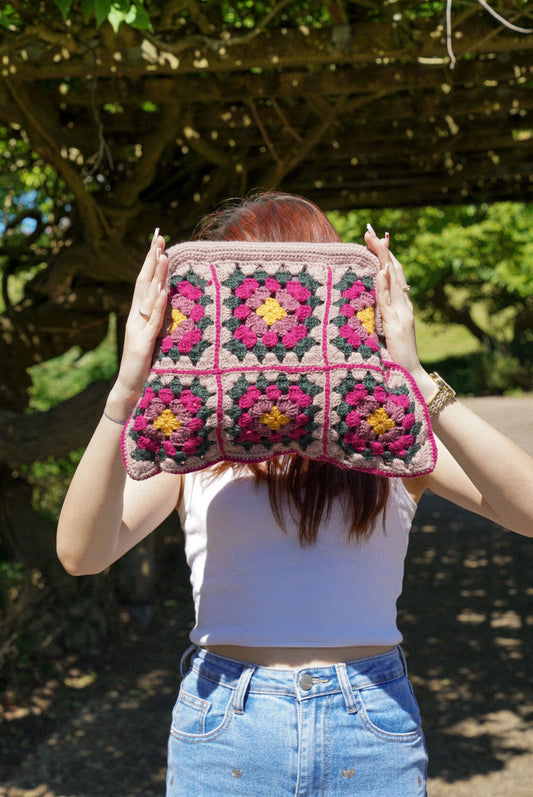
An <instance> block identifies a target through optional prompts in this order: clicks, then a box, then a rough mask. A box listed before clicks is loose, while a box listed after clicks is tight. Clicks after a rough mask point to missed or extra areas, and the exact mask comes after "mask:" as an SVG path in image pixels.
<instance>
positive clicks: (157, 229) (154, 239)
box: [150, 227, 159, 246]
mask: <svg viewBox="0 0 533 797" xmlns="http://www.w3.org/2000/svg"><path fill="white" fill-rule="evenodd" d="M158 236H159V227H156V228H155V232H154V236H153V238H152V243H151V244H150V246H153V245H154V244H155V242H156V241H157V238H158Z"/></svg>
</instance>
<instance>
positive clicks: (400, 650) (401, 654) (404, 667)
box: [396, 645, 408, 675]
mask: <svg viewBox="0 0 533 797" xmlns="http://www.w3.org/2000/svg"><path fill="white" fill-rule="evenodd" d="M396 650H397V651H398V653H399V655H400V661H401V662H402V664H403V674H404V675H407V674H408V673H407V661H406V660H405V655H404V652H403V650H402V646H401V645H396Z"/></svg>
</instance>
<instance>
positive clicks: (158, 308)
mask: <svg viewBox="0 0 533 797" xmlns="http://www.w3.org/2000/svg"><path fill="white" fill-rule="evenodd" d="M163 249H164V239H163V238H162V237H161V236H159V235H158V234H157V233H156V234H155V235H154V240H153V241H152V245H151V247H150V251H149V252H148V255H147V257H146V260H145V262H144V265H143V267H142V269H141V272H140V274H139V277H138V279H137V282H136V285H135V291H134V295H133V301H132V308H131V311H130V315H129V318H128V322H127V325H126V337H125V342H124V353H123V356H122V361H121V365H120V369H119V374H118V377H117V381H116V382H115V385H114V386H113V388H112V390H111V392H110V394H109V397H108V400H107V405H106V409H107V413H108V415H109V416H110V417H111V418H114V419H116V420H117V421H125V420H126V419H127V418H128V417H129V415H130V413H131V412H132V410H133V408H134V407H135V404H136V402H137V400H138V398H139V396H140V393H141V390H142V388H143V386H144V383H145V381H146V378H147V375H148V372H149V369H150V365H151V357H152V351H153V346H154V342H155V339H156V337H157V334H158V332H159V329H160V328H161V324H162V321H163V315H164V311H165V306H166V298H167V297H166V294H165V293H164V291H162V290H161V286H162V285H164V284H165V279H166V273H167V268H168V261H167V258H166V255H164V254H161V253H162V251H163ZM158 250H159V253H158ZM141 309H142V311H143V312H144V313H146V315H148V316H149V320H146V318H144V317H143V316H141V314H140V313H139V310H141ZM122 428H123V427H122V426H121V425H120V423H114V422H113V421H112V420H109V418H106V417H103V418H102V420H101V421H100V423H99V424H98V426H97V428H96V430H95V432H94V434H93V436H92V438H91V440H90V442H89V445H88V446H87V449H86V451H85V454H84V456H83V458H82V460H81V462H80V464H79V465H78V468H77V469H76V473H75V474H74V477H73V479H72V482H71V484H70V487H69V490H68V493H67V496H66V498H65V501H64V504H63V508H62V510H61V516H60V518H59V524H58V530H57V552H58V556H59V559H60V560H61V562H62V564H63V566H64V567H65V569H66V570H68V572H69V573H72V574H73V575H84V574H89V573H97V572H100V571H101V570H104V569H105V568H106V567H108V566H109V565H110V564H111V563H112V562H114V561H115V560H116V559H118V558H119V557H120V556H122V555H123V554H124V553H125V552H126V551H128V550H129V549H130V548H132V547H133V546H134V545H135V544H136V543H137V542H139V540H141V539H143V537H145V536H146V535H147V534H149V533H150V532H151V531H153V529H154V528H156V527H157V526H158V525H159V523H161V522H162V521H163V520H164V518H165V517H167V516H168V515H169V514H170V512H171V511H172V509H173V508H174V507H175V505H176V501H177V498H178V495H179V489H180V478H179V477H177V476H169V475H168V474H161V475H159V476H155V477H153V478H151V479H148V480H147V481H145V482H133V481H132V480H131V479H130V478H129V477H128V476H127V475H126V471H125V468H124V464H123V462H122V454H121V450H120V436H121V432H122Z"/></svg>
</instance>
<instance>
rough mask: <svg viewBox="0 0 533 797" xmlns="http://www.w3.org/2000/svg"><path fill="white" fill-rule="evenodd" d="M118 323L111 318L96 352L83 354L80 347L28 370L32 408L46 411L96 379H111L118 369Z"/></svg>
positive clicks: (34, 410) (32, 409)
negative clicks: (30, 379) (116, 341)
mask: <svg viewBox="0 0 533 797" xmlns="http://www.w3.org/2000/svg"><path fill="white" fill-rule="evenodd" d="M115 340H116V322H115V319H114V318H113V317H112V318H111V319H110V323H109V330H108V333H107V336H106V338H105V340H104V341H102V343H101V344H100V346H98V347H97V348H96V349H94V350H93V351H90V352H87V353H86V354H83V355H82V354H81V351H80V349H79V348H78V347H73V348H72V349H69V350H68V351H67V352H65V354H62V355H61V356H59V357H55V358H54V359H52V360H47V361H46V362H43V363H39V365H34V366H33V367H32V368H30V369H29V371H30V375H31V378H32V385H31V387H30V388H29V394H30V404H29V406H30V410H31V411H33V412H39V411H41V412H42V411H46V410H48V409H50V407H53V406H54V404H57V403H58V402H59V401H64V400H65V399H67V398H69V397H70V396H75V395H76V394H77V393H80V392H81V391H82V390H83V389H84V388H86V387H87V386H88V385H90V384H91V382H95V381H96V380H97V379H110V378H111V377H112V375H113V374H114V373H115V371H116V369H117V352H116V345H115Z"/></svg>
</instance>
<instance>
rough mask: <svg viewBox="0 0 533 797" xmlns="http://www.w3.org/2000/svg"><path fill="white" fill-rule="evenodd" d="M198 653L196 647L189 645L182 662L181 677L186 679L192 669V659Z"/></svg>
mask: <svg viewBox="0 0 533 797" xmlns="http://www.w3.org/2000/svg"><path fill="white" fill-rule="evenodd" d="M195 652H196V645H189V647H188V648H187V650H186V651H185V653H184V654H183V656H182V657H181V660H180V675H181V677H182V678H185V676H186V675H187V673H188V672H189V670H190V667H191V659H192V657H193V654H194V653H195Z"/></svg>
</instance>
